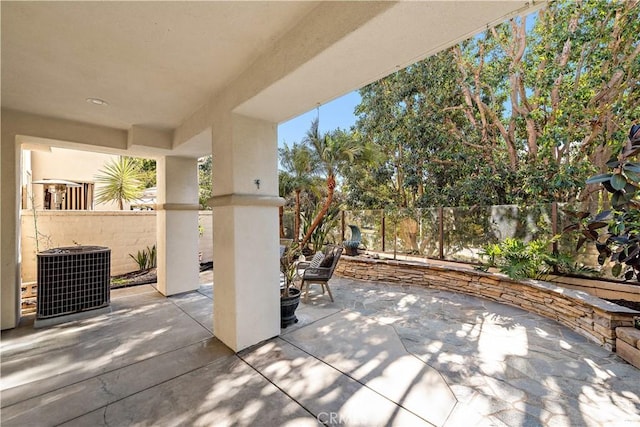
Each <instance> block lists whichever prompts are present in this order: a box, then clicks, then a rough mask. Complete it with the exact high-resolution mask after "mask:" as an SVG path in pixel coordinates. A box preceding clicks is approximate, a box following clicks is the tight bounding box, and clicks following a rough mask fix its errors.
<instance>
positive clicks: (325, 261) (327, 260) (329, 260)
mask: <svg viewBox="0 0 640 427" xmlns="http://www.w3.org/2000/svg"><path fill="white" fill-rule="evenodd" d="M333 258H334V257H333V254H331V255H327V256H326V257H324V259H323V260H322V262H321V263H320V267H331V264H333Z"/></svg>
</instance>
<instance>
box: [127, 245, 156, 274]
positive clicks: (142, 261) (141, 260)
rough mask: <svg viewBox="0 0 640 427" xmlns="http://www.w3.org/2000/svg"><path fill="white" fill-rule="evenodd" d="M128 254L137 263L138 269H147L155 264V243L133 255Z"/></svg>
mask: <svg viewBox="0 0 640 427" xmlns="http://www.w3.org/2000/svg"><path fill="white" fill-rule="evenodd" d="M129 256H130V257H131V258H133V260H134V261H135V262H136V264H138V268H139V270H149V269H150V268H155V267H156V265H157V250H156V245H153V246H151V247H149V246H147V248H146V249H143V250H142V251H138V252H137V253H136V254H135V255H133V254H129Z"/></svg>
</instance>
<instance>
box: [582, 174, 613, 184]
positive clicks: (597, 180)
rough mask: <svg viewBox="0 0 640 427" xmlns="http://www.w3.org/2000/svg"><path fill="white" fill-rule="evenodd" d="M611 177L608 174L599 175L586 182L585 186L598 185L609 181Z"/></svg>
mask: <svg viewBox="0 0 640 427" xmlns="http://www.w3.org/2000/svg"><path fill="white" fill-rule="evenodd" d="M612 176H613V175H612V174H610V173H601V174H599V175H594V176H592V177H591V178H589V179H588V180H587V184H598V183H600V182H605V181H609V180H610V179H611V177H612Z"/></svg>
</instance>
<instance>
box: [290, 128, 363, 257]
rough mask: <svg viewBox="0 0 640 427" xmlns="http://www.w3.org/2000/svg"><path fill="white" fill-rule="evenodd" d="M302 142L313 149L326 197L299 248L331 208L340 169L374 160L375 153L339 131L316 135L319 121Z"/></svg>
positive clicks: (306, 241) (304, 243)
mask: <svg viewBox="0 0 640 427" xmlns="http://www.w3.org/2000/svg"><path fill="white" fill-rule="evenodd" d="M303 143H304V144H305V145H307V146H308V147H309V148H310V149H311V150H313V152H314V154H315V155H316V156H317V158H318V160H319V162H320V166H321V168H322V170H323V172H324V174H325V176H326V185H327V198H326V199H325V201H324V204H323V205H322V209H320V210H319V211H318V214H317V215H316V217H315V218H314V220H313V222H312V223H311V226H310V227H309V229H308V230H307V233H306V234H305V236H304V237H303V238H302V242H301V244H300V246H301V247H304V246H305V245H306V244H307V243H308V242H309V240H310V239H311V235H312V234H313V232H314V231H315V229H316V228H317V227H318V226H319V225H320V223H321V222H322V220H323V218H324V217H325V216H326V214H327V212H328V211H329V208H330V207H331V202H332V201H333V194H334V191H335V188H336V177H337V174H338V172H339V171H340V170H341V169H342V168H344V167H348V166H349V165H351V164H352V163H353V162H354V161H365V162H368V161H373V159H374V154H375V153H374V151H373V147H372V146H371V145H369V144H365V143H360V144H359V143H357V142H356V139H355V138H353V137H352V136H351V135H350V134H348V133H346V132H344V131H342V130H340V129H337V130H335V131H333V132H331V133H325V134H324V135H320V134H319V132H318V119H315V120H314V121H313V122H312V123H311V128H310V129H309V130H308V131H307V135H306V136H305V139H304V140H303Z"/></svg>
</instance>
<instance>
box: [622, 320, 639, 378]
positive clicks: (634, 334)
mask: <svg viewBox="0 0 640 427" xmlns="http://www.w3.org/2000/svg"><path fill="white" fill-rule="evenodd" d="M616 335H617V339H616V353H617V354H618V356H620V357H622V358H623V359H624V360H626V361H627V362H629V363H630V364H632V365H633V366H635V367H636V368H638V369H640V329H634V328H625V327H620V328H617V329H616Z"/></svg>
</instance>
